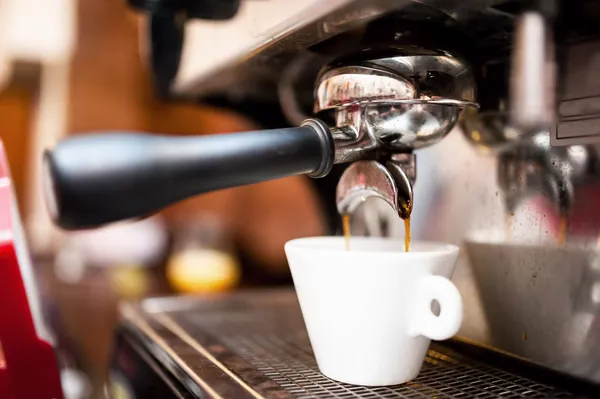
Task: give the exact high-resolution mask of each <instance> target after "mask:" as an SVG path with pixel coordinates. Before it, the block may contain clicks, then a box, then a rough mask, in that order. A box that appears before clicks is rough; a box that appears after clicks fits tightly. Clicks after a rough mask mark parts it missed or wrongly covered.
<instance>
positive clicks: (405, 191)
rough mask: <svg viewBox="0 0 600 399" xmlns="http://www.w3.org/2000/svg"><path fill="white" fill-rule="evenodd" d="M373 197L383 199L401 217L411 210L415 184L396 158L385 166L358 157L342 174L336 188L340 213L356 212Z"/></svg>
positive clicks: (408, 213)
mask: <svg viewBox="0 0 600 399" xmlns="http://www.w3.org/2000/svg"><path fill="white" fill-rule="evenodd" d="M372 197H376V198H380V199H383V200H384V201H385V202H386V203H387V204H388V205H389V206H391V207H392V209H393V210H394V211H395V212H396V214H397V215H398V214H399V215H401V216H402V217H407V216H409V215H410V213H411V211H412V203H413V200H412V184H411V182H410V181H409V179H408V177H407V176H406V174H405V173H404V171H403V170H402V168H401V167H400V166H399V165H396V164H395V163H393V162H390V163H388V165H387V168H386V167H384V166H383V165H382V164H380V163H379V162H376V161H357V162H354V163H353V164H352V165H350V166H349V167H348V168H347V169H346V170H345V171H344V173H343V174H342V177H341V178H340V181H339V183H338V186H337V192H336V204H337V208H338V212H339V213H340V214H341V215H348V214H353V213H354V211H355V210H356V209H357V208H358V207H359V206H360V205H361V204H363V203H364V202H366V201H367V199H369V198H372Z"/></svg>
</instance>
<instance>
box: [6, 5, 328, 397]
mask: <svg viewBox="0 0 600 399" xmlns="http://www.w3.org/2000/svg"><path fill="white" fill-rule="evenodd" d="M143 24H144V21H143V20H142V19H141V17H140V16H139V15H136V14H134V13H133V12H132V11H131V10H130V9H129V8H127V7H126V5H125V3H124V2H123V1H119V0H108V1H107V0H44V1H40V0H0V138H1V139H2V141H3V143H4V145H5V147H6V149H7V152H8V157H9V162H10V165H11V168H12V174H13V178H14V183H15V187H16V192H17V197H18V202H19V206H20V210H21V216H22V219H23V222H24V225H25V228H26V232H27V237H28V241H29V247H30V250H31V252H32V256H33V258H34V264H35V267H36V275H37V277H38V279H39V281H38V285H39V288H40V290H41V293H42V304H43V307H44V312H45V314H46V315H47V317H48V321H49V322H50V324H51V327H52V328H53V330H54V332H55V334H56V339H57V344H58V349H59V357H60V362H61V363H62V365H63V366H65V367H66V372H65V374H64V375H63V379H64V381H63V383H64V384H65V390H66V391H67V392H66V393H67V395H68V396H69V397H72V398H75V397H77V398H79V397H81V398H83V397H97V396H99V395H100V392H101V386H102V382H103V379H104V375H105V372H106V365H107V361H108V357H109V353H110V339H111V334H112V328H113V325H114V323H115V322H116V317H117V311H116V310H117V304H118V302H119V301H120V300H123V299H125V300H135V299H137V298H141V297H145V296H156V295H169V294H173V293H181V294H195V295H202V294H207V293H213V292H220V291H226V290H232V289H238V288H240V287H249V286H257V285H260V286H264V285H278V284H288V283H290V279H289V272H288V268H287V265H286V261H285V255H284V252H283V244H284V243H285V241H287V240H289V239H292V238H296V237H302V236H312V235H321V234H325V233H326V232H328V231H330V230H331V225H332V221H331V220H329V219H328V217H327V216H326V215H328V214H330V213H331V212H327V210H326V209H324V208H323V206H322V204H323V203H326V201H325V202H324V201H322V198H328V197H329V196H331V198H330V201H329V202H330V203H331V204H333V195H332V193H333V191H332V190H334V189H335V187H334V185H331V186H330V187H327V182H325V183H323V182H321V183H319V184H321V185H323V184H324V185H325V186H322V187H321V189H320V190H318V189H316V188H315V186H314V183H312V182H310V181H309V179H308V178H305V177H295V178H289V179H282V180H279V181H274V182H267V183H262V184H258V185H254V186H251V187H241V188H236V189H232V190H225V191H220V192H216V193H212V194H208V195H205V196H202V197H201V198H194V199H191V200H189V201H186V202H184V203H180V204H177V205H175V206H173V207H172V208H170V209H167V210H165V211H164V212H162V213H161V214H158V215H155V216H153V217H151V218H148V219H145V220H142V221H137V222H135V223H122V224H118V225H114V226H110V227H107V228H104V229H101V230H97V231H86V232H78V233H65V232H62V231H59V230H57V229H56V228H54V227H53V226H52V223H51V221H50V220H49V218H48V216H47V214H46V210H45V207H44V203H43V200H42V195H41V184H40V176H39V175H40V161H41V153H42V151H43V149H44V148H47V147H50V146H52V145H53V144H54V143H55V142H56V141H57V140H59V139H60V138H61V137H63V136H65V135H72V134H81V133H86V132H90V131H94V130H134V131H150V132H160V133H167V134H215V133H228V132H235V131H244V130H252V129H255V128H260V127H281V126H283V125H285V122H282V120H283V119H282V118H281V116H277V115H262V116H261V117H260V118H253V117H252V115H259V114H260V112H259V110H258V109H256V108H255V109H253V106H252V105H250V106H249V110H250V111H249V112H248V113H247V114H245V115H242V114H236V113H233V112H232V111H229V110H228V109H227V108H225V107H224V106H220V105H219V104H218V102H216V101H215V102H214V103H211V104H198V105H190V104H177V103H166V102H163V101H161V100H160V99H159V98H158V97H157V96H155V94H154V92H153V90H152V84H151V82H150V80H151V78H150V76H149V73H148V71H147V65H146V64H145V60H146V54H145V51H146V49H145V46H144V39H145V37H144V35H145V32H147V30H146V29H144V26H143ZM220 40H221V43H223V45H224V46H225V45H226V44H227V43H226V42H227V40H228V39H227V38H220ZM278 118H279V119H278ZM270 125H272V126H270ZM332 181H336V179H335V178H332ZM336 223H337V220H335V221H334V222H333V225H335V224H336Z"/></svg>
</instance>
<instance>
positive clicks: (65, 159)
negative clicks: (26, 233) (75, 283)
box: [44, 119, 334, 230]
mask: <svg viewBox="0 0 600 399" xmlns="http://www.w3.org/2000/svg"><path fill="white" fill-rule="evenodd" d="M333 155H334V149H333V139H332V137H331V134H330V132H329V130H328V128H327V126H326V125H325V124H324V123H322V122H320V121H318V120H312V119H311V120H307V121H306V122H305V123H303V125H302V126H300V127H294V128H287V129H275V130H264V131H255V132H244V133H233V134H220V135H214V136H203V137H173V136H160V135H151V134H143V133H105V134H102V133H96V134H89V135H84V136H78V137H73V138H69V139H65V140H63V141H62V142H60V143H59V144H58V145H57V146H56V148H55V149H54V150H52V151H46V153H45V154H44V164H45V167H44V172H45V176H44V180H45V182H44V184H45V186H46V190H45V197H46V202H47V205H48V208H49V210H50V213H51V214H52V217H53V219H54V221H55V223H56V224H57V225H59V226H60V227H62V228H64V229H68V230H77V229H87V228H94V227H99V226H102V225H104V224H107V223H112V222H116V221H120V220H126V219H132V218H139V217H145V216H148V215H149V214H152V213H154V212H156V211H158V210H160V209H161V208H163V207H165V206H167V205H170V204H172V203H175V202H178V201H180V200H183V199H185V198H188V197H191V196H194V195H198V194H201V193H205V192H209V191H214V190H219V189H223V188H228V187H235V186H241V185H246V184H251V183H257V182H261V181H266V180H272V179H277V178H281V177H285V176H291V175H298V174H311V176H313V177H321V176H325V175H326V174H327V173H329V171H330V170H331V167H332V165H333Z"/></svg>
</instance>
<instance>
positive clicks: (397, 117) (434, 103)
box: [314, 47, 478, 162]
mask: <svg viewBox="0 0 600 399" xmlns="http://www.w3.org/2000/svg"><path fill="white" fill-rule="evenodd" d="M393 51H394V52H395V53H397V54H396V55H394V56H393V57H387V58H373V59H371V58H369V56H368V54H369V52H365V55H364V58H363V59H362V61H353V62H354V64H350V65H344V66H337V67H331V68H326V69H324V71H323V72H322V73H321V74H320V76H319V77H318V78H317V83H316V89H315V97H316V98H315V109H314V110H315V112H316V113H320V112H325V111H330V112H333V114H334V116H335V125H336V127H338V128H344V127H347V128H350V129H352V130H353V131H354V132H355V138H354V140H348V139H344V140H343V141H342V142H341V143H340V146H339V148H338V151H337V152H338V155H337V156H336V158H338V159H339V160H340V161H342V160H343V161H344V162H347V161H351V160H355V159H359V158H360V157H361V156H362V155H363V154H364V153H365V152H369V151H373V150H376V149H385V150H391V151H393V152H410V151H412V150H414V149H418V148H423V147H427V146H430V145H432V144H435V143H437V142H438V141H439V140H441V139H442V138H443V137H444V136H445V135H446V134H448V133H449V132H450V130H452V128H453V127H454V125H455V124H456V122H457V121H458V117H459V115H460V112H461V110H462V109H463V108H465V107H474V108H477V107H478V105H477V103H476V102H475V81H474V78H473V76H472V74H471V71H470V69H469V67H468V66H467V65H466V63H464V61H462V60H460V59H459V58H456V57H453V56H451V55H449V54H446V53H442V52H440V51H432V50H425V49H420V48H415V47H406V48H394V50H393ZM333 64H334V65H335V64H336V62H335V61H334V62H333Z"/></svg>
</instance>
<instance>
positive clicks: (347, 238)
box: [342, 215, 410, 252]
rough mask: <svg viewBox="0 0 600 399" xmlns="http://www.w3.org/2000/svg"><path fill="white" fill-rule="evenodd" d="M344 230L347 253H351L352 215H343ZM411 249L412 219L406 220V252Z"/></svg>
mask: <svg viewBox="0 0 600 399" xmlns="http://www.w3.org/2000/svg"><path fill="white" fill-rule="evenodd" d="M342 229H343V231H344V239H345V241H346V251H350V215H342ZM409 248H410V217H407V218H405V219H404V252H408V250H409Z"/></svg>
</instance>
